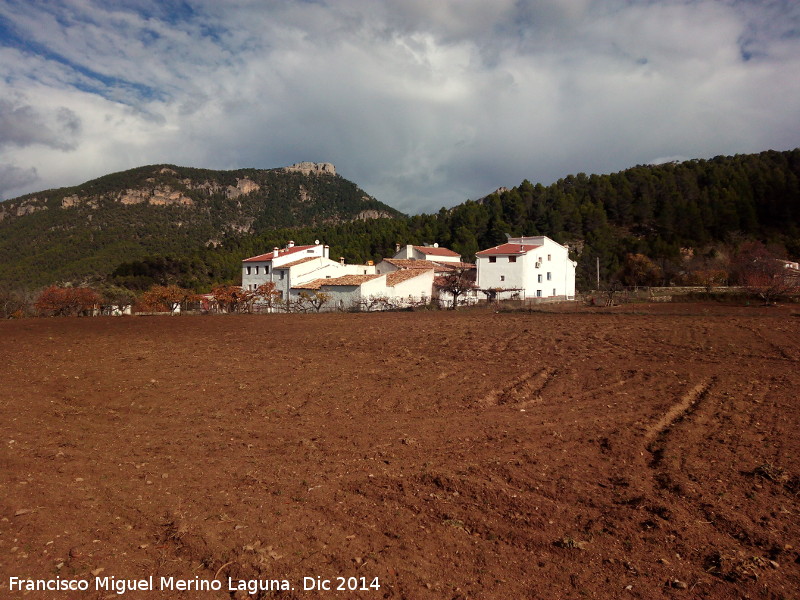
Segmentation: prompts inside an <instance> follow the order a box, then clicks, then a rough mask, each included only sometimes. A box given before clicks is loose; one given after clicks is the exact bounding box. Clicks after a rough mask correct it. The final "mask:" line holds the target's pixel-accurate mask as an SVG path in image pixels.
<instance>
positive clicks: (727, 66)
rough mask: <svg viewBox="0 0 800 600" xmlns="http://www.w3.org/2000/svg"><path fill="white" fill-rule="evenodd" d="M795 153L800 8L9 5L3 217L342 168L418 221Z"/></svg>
mask: <svg viewBox="0 0 800 600" xmlns="http://www.w3.org/2000/svg"><path fill="white" fill-rule="evenodd" d="M798 146H800V2H798V1H797V0H760V1H759V0H491V1H489V0H385V1H382V2H381V1H378V0H297V1H288V0H286V1H278V0H170V1H167V2H165V1H163V0H47V1H44V0H41V1H40V0H0V198H4V199H8V198H12V197H16V196H19V195H22V194H24V193H29V192H34V191H39V190H43V189H49V188H55V187H63V186H70V185H76V184H79V183H82V182H84V181H87V180H89V179H92V178H95V177H99V176H101V175H105V174H107V173H112V172H115V171H122V170H125V169H129V168H133V167H138V166H142V165H147V164H158V163H171V164H177V165H181V166H189V167H202V168H210V169H237V168H245V167H255V168H276V167H281V166H287V165H290V164H293V163H296V162H300V161H314V162H330V163H333V164H334V165H335V166H336V169H337V172H338V173H339V174H340V175H342V176H343V177H346V178H347V179H350V180H352V181H354V182H355V183H356V184H358V185H359V186H361V187H362V188H363V189H364V190H366V191H367V192H368V193H369V194H371V195H372V196H375V197H376V198H377V199H379V200H381V201H383V202H385V203H387V204H389V205H391V206H394V207H395V208H398V209H400V210H402V211H404V212H406V213H409V214H415V213H420V212H435V211H437V210H438V209H439V208H440V207H443V206H444V207H450V206H453V205H456V204H459V203H461V202H463V201H465V200H467V199H477V198H480V197H483V196H485V195H487V194H489V193H491V192H492V191H494V190H495V189H497V188H498V187H501V186H505V187H513V186H516V185H519V184H520V183H521V182H522V181H523V180H524V179H528V180H529V181H531V182H533V183H543V184H545V185H547V184H549V183H552V182H554V181H556V180H558V179H559V178H562V177H565V176H567V175H569V174H576V173H579V172H584V173H587V174H590V173H611V172H616V171H620V170H622V169H625V168H627V167H631V166H634V165H638V164H648V163H660V162H666V161H670V160H685V159H690V158H710V157H713V156H717V155H731V154H740V153H751V152H760V151H762V150H767V149H774V150H788V149H792V148H796V147H798Z"/></svg>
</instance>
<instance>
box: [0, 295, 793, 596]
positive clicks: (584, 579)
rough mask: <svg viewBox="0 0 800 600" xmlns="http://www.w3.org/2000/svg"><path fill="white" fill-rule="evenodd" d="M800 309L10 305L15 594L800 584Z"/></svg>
mask: <svg viewBox="0 0 800 600" xmlns="http://www.w3.org/2000/svg"><path fill="white" fill-rule="evenodd" d="M623 311H624V312H623ZM793 312H798V311H797V310H795V311H792V309H788V308H780V307H772V308H756V307H747V308H745V307H740V308H726V307H720V306H712V305H697V304H689V305H664V306H652V307H647V306H639V307H636V308H635V310H634V309H631V308H627V309H626V308H622V309H619V308H617V309H610V310H602V309H601V310H598V311H596V312H589V311H583V310H582V311H575V312H570V311H565V312H562V313H545V312H541V313H532V314H527V313H494V312H492V311H488V310H474V311H465V312H457V313H450V312H439V313H393V314H388V313H387V314H320V315H263V316H247V315H243V316H219V317H199V316H197V317H191V316H183V317H132V318H95V319H78V318H72V319H70V318H67V319H32V320H23V321H16V322H11V321H9V322H2V323H0V344H2V346H1V348H2V350H0V352H2V355H1V357H2V361H0V597H3V598H23V597H24V598H55V599H61V600H72V599H73V598H120V597H122V598H149V599H152V600H156V599H159V598H170V599H172V598H209V599H212V598H232V597H233V598H247V597H249V598H272V597H276V598H316V597H321V598H398V599H399V598H408V599H428V598H431V599H433V598H436V599H439V598H446V599H451V598H461V599H467V598H474V599H477V598H498V599H505V598H509V599H511V598H541V599H558V598H575V599H580V598H643V599H644V598H646V599H652V598H719V599H725V600H728V599H734V598H753V599H757V598H771V599H776V600H777V599H779V598H786V599H796V598H800V593H799V592H798V590H800V554H799V553H798V549H800V515H799V513H800V462H798V456H799V455H800V435H798V431H800V410H798V390H800V371H799V370H798V366H800V318H798V317H797V316H795V315H794V314H793ZM151 576H152V577H153V582H154V583H153V586H154V587H153V589H147V587H146V586H145V588H144V589H138V590H134V591H126V592H125V594H124V595H122V594H118V593H117V592H116V591H115V589H113V586H114V585H120V584H119V581H123V580H134V579H136V580H139V579H145V580H147V579H148V578H150V577H151ZM12 577H16V578H20V579H23V580H26V579H35V580H49V581H56V582H59V581H60V582H70V581H79V580H84V581H86V582H87V584H86V585H87V586H88V588H89V589H88V590H87V591H84V592H80V591H79V592H68V591H41V590H40V591H29V592H28V593H27V594H26V593H24V589H25V588H24V587H19V586H20V585H23V584H20V583H19V582H17V580H12V579H11V578H12ZM170 577H172V578H173V579H172V580H171V581H172V582H173V583H172V585H173V588H172V589H164V587H163V585H162V578H165V580H167V581H170V580H169V578H170ZM306 577H307V578H312V579H310V580H309V579H306V580H304V578H306ZM337 577H343V578H356V579H350V580H348V579H344V580H343V582H344V583H343V584H341V585H343V586H344V587H345V588H347V587H351V586H354V585H355V586H357V587H364V588H365V589H363V590H361V591H347V589H345V590H343V591H336V590H335V588H336V586H337V585H340V580H337ZM376 578H377V580H376ZM265 580H266V581H267V583H269V580H286V583H281V582H280V581H278V582H276V583H274V584H273V583H269V585H277V586H280V585H283V586H284V587H286V586H287V585H288V586H290V587H292V588H293V589H290V590H282V591H281V590H279V591H274V590H273V591H258V592H256V593H254V594H252V595H248V593H247V591H246V590H244V589H242V590H238V591H237V588H236V586H237V585H244V586H248V585H255V584H254V583H253V582H256V584H257V583H258V582H259V581H260V582H262V584H263V585H264V586H266V585H267V583H264V582H265ZM323 580H330V582H331V587H332V588H334V589H332V590H330V591H327V590H319V589H318V587H319V585H320V583H318V582H322V581H323ZM179 581H183V582H184V584H183V585H189V586H191V584H192V582H194V584H195V585H196V586H202V585H206V586H210V585H211V583H209V582H212V581H218V582H220V583H219V586H221V587H220V589H219V590H217V591H213V590H212V591H197V590H196V589H192V590H188V591H182V590H180V589H176V588H175V586H176V585H177V586H179V585H180V583H176V582H179ZM14 582H16V583H14ZM115 582H117V583H115ZM304 582H305V583H306V587H308V586H309V585H310V584H311V583H314V586H315V589H313V590H306V591H304V589H303V584H304ZM76 585H77V584H76ZM126 585H127V584H126ZM137 585H138V584H137ZM142 585H144V584H142ZM147 585H149V584H147ZM376 585H379V586H380V587H379V588H377V589H376ZM230 586H233V589H230ZM370 586H371V587H370Z"/></svg>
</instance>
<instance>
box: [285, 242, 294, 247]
mask: <svg viewBox="0 0 800 600" xmlns="http://www.w3.org/2000/svg"><path fill="white" fill-rule="evenodd" d="M286 247H287V248H294V240H289V243H288V244H286Z"/></svg>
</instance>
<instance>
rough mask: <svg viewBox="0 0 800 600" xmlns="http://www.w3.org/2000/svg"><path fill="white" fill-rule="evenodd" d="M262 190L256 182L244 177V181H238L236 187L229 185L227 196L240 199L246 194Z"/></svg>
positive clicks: (226, 191)
mask: <svg viewBox="0 0 800 600" xmlns="http://www.w3.org/2000/svg"><path fill="white" fill-rule="evenodd" d="M260 189H261V186H260V185H258V184H257V183H256V182H255V181H253V180H251V179H248V178H247V177H244V178H242V179H237V180H236V185H229V186H228V187H227V189H226V190H225V195H226V196H227V197H228V198H231V199H233V198H238V197H239V196H242V195H244V194H249V193H250V192H256V191H258V190H260Z"/></svg>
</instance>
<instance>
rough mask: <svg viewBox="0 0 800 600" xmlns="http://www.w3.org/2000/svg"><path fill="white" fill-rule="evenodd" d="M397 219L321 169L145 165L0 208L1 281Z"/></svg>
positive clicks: (63, 275) (65, 277)
mask: <svg viewBox="0 0 800 600" xmlns="http://www.w3.org/2000/svg"><path fill="white" fill-rule="evenodd" d="M396 216H401V214H400V213H399V212H398V211H396V210H394V209H392V208H391V207H389V206H386V205H385V204H382V203H380V202H378V201H377V200H375V199H374V198H372V197H370V196H369V195H367V194H366V192H364V191H363V190H361V189H360V188H359V187H358V186H356V185H355V184H354V183H352V182H350V181H348V180H346V179H344V178H342V177H340V176H338V175H336V174H335V170H334V169H333V165H329V164H327V163H322V164H315V163H301V164H300V165H295V166H293V167H287V168H281V169H270V170H261V169H240V170H236V171H211V170H206V169H192V168H186V167H177V166H174V165H151V166H146V167H140V168H137V169H131V170H129V171H123V172H120V173H113V174H111V175H106V176H104V177H101V178H99V179H95V180H93V181H89V182H86V183H84V184H82V185H79V186H75V187H71V188H61V189H56V190H48V191H44V192H38V193H35V194H28V195H26V196H22V197H20V198H16V199H13V200H8V201H5V202H2V203H0V282H2V283H5V284H6V285H11V286H23V287H34V286H39V285H45V284H49V283H52V282H55V281H69V280H72V281H78V280H82V279H86V278H87V277H93V276H97V275H104V274H107V273H109V272H110V271H112V270H113V269H114V268H115V267H116V266H117V265H119V264H120V263H121V262H123V261H126V260H127V261H130V260H133V259H140V258H144V257H146V256H148V255H156V254H159V255H165V254H172V255H187V254H192V253H194V252H196V251H197V249H198V248H201V247H204V246H210V247H213V246H216V245H219V244H221V243H223V242H224V241H225V240H228V239H231V238H238V237H242V236H247V235H253V234H259V233H263V232H267V231H272V230H274V229H275V228H279V227H298V226H301V225H309V224H316V225H323V224H335V223H343V222H348V221H351V220H358V219H372V218H379V217H396Z"/></svg>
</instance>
